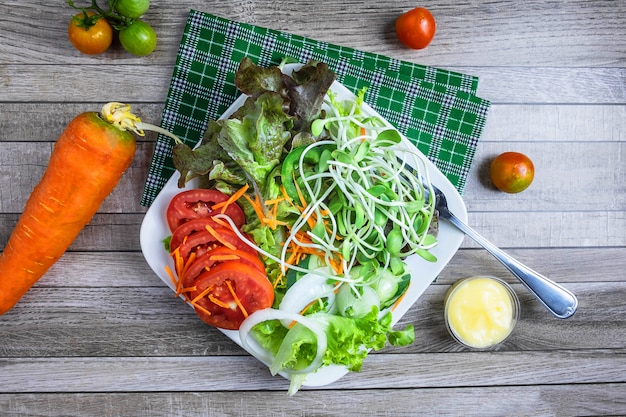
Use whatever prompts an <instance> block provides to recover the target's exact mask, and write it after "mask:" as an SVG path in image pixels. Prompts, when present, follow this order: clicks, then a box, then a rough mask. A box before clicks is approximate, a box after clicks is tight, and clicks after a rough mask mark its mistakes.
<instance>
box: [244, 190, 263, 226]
mask: <svg viewBox="0 0 626 417" xmlns="http://www.w3.org/2000/svg"><path fill="white" fill-rule="evenodd" d="M243 196H244V198H245V199H246V200H248V202H249V203H250V205H251V206H252V208H253V209H254V212H255V213H256V215H257V217H258V218H259V220H262V219H264V218H265V213H264V212H263V207H261V202H260V201H259V196H258V195H255V196H254V200H253V199H252V198H251V197H250V196H249V195H248V194H244V195H243Z"/></svg>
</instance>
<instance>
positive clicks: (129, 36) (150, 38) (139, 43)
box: [120, 20, 157, 56]
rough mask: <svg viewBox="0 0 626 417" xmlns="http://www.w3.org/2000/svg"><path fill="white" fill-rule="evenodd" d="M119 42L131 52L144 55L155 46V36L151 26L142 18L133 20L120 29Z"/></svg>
mask: <svg viewBox="0 0 626 417" xmlns="http://www.w3.org/2000/svg"><path fill="white" fill-rule="evenodd" d="M120 43H121V44H122V46H123V47H124V49H126V50H127V51H128V52H130V53H131V54H133V55H137V56H145V55H148V54H150V53H151V52H152V51H154V48H156V44H157V36H156V33H155V32H154V29H152V26H150V25H149V24H147V23H146V22H144V21H143V20H135V21H133V22H132V23H131V24H130V25H128V26H126V27H125V28H123V29H122V30H120Z"/></svg>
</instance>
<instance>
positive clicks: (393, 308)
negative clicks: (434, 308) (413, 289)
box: [391, 282, 411, 311]
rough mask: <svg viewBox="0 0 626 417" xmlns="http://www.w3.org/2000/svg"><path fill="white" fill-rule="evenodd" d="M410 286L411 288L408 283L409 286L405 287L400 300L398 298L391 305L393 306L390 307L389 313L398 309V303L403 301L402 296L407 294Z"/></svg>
mask: <svg viewBox="0 0 626 417" xmlns="http://www.w3.org/2000/svg"><path fill="white" fill-rule="evenodd" d="M410 286H411V282H409V286H408V287H406V291H404V294H402V295H401V296H400V298H398V299H397V300H396V302H395V303H393V305H392V306H391V311H395V309H396V308H397V307H398V304H400V302H401V301H402V300H403V299H404V296H405V295H406V293H407V292H409V287H410Z"/></svg>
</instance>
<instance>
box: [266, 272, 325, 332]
mask: <svg viewBox="0 0 626 417" xmlns="http://www.w3.org/2000/svg"><path fill="white" fill-rule="evenodd" d="M323 269H325V270H326V269H327V268H323ZM327 281H328V274H327V273H325V272H324V273H322V274H315V273H311V274H306V275H304V276H302V277H301V278H300V279H298V281H296V282H295V284H293V285H292V286H291V287H290V288H289V289H288V290H287V292H286V293H285V296H284V297H283V299H282V301H281V302H280V306H279V307H278V308H280V309H281V310H283V311H288V312H290V313H300V312H302V310H304V308H305V307H306V306H307V305H309V304H310V303H311V302H312V301H315V300H317V299H319V298H328V304H329V305H331V306H332V305H333V303H334V300H335V286H334V285H332V284H329V283H328V282H327ZM282 323H283V326H285V327H287V326H289V323H290V321H287V320H283V321H282Z"/></svg>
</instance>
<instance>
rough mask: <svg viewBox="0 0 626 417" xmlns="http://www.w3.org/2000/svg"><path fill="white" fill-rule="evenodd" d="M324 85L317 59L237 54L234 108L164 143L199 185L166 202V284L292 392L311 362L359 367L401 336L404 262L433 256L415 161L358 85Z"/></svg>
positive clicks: (421, 171)
mask: <svg viewBox="0 0 626 417" xmlns="http://www.w3.org/2000/svg"><path fill="white" fill-rule="evenodd" d="M334 81H335V74H334V73H333V72H332V71H331V70H330V69H329V68H328V66H327V65H326V64H324V63H320V62H309V63H308V64H306V65H304V66H302V67H301V68H300V69H299V70H297V71H294V72H293V73H292V74H291V75H287V74H284V73H283V65H282V64H281V65H279V66H275V67H269V68H263V67H259V66H257V65H255V64H254V63H253V62H252V61H251V60H250V59H247V58H245V59H244V60H243V61H242V62H241V64H240V67H239V69H238V71H237V73H236V76H235V84H236V86H237V87H238V88H239V90H240V91H241V92H242V93H244V94H245V95H246V96H247V99H246V100H245V103H244V104H243V105H242V106H241V107H240V108H239V109H238V110H237V111H235V113H234V114H232V115H231V116H230V117H229V118H227V119H220V120H216V121H210V122H209V124H208V126H207V130H206V134H205V135H204V138H203V140H202V142H201V143H200V144H199V145H198V146H197V147H196V148H194V149H192V148H190V147H189V146H187V145H185V144H183V143H182V142H180V141H178V142H177V143H176V144H175V146H174V148H173V156H174V164H175V166H176V168H177V170H178V171H180V173H181V176H180V180H179V183H178V186H179V187H181V188H182V187H184V186H185V184H186V183H187V182H188V181H189V180H191V179H193V178H197V179H198V181H199V184H200V187H199V188H198V189H193V190H188V191H184V192H181V193H180V194H178V195H177V196H176V197H174V199H173V200H172V202H171V203H170V206H169V208H168V211H167V222H168V225H169V227H170V230H171V231H172V236H171V237H170V238H168V239H167V241H166V242H165V244H166V249H167V250H168V251H169V253H170V254H171V256H172V258H173V260H174V266H175V267H174V270H173V271H169V274H170V277H171V279H172V282H173V283H174V285H175V288H176V291H177V293H178V294H180V295H182V296H183V297H184V298H185V299H186V300H187V301H188V302H189V303H190V304H191V305H192V306H193V307H194V308H195V310H196V312H197V313H198V315H199V316H200V318H202V319H203V320H204V321H205V322H207V323H209V324H211V325H214V326H217V327H220V328H223V329H231V330H238V331H239V336H240V339H241V343H242V345H243V346H244V347H245V348H246V349H248V350H249V351H253V352H256V353H258V355H259V356H260V357H261V358H262V359H263V360H264V361H266V363H268V364H269V368H270V371H271V372H272V374H276V373H282V374H284V375H287V376H289V379H290V381H291V385H290V389H289V392H290V393H291V394H293V393H295V392H296V391H297V390H298V389H299V388H300V387H301V385H302V383H303V382H304V381H305V379H306V377H307V375H309V374H311V373H315V372H316V371H317V370H318V369H320V368H321V367H324V366H330V365H340V366H345V368H347V369H348V370H350V371H359V370H360V369H361V366H362V363H363V360H364V358H365V357H366V356H367V354H368V352H369V351H370V350H371V349H374V350H379V349H381V348H383V347H385V346H386V345H387V343H389V344H391V345H394V346H405V345H407V344H410V343H412V342H413V341H414V332H413V326H412V325H407V326H406V327H404V328H403V329H400V330H394V329H393V328H392V314H393V310H394V306H395V305H397V303H398V302H399V300H401V298H402V296H403V295H404V294H405V292H406V291H407V288H408V287H409V285H410V282H411V275H410V273H409V272H408V270H407V267H406V264H405V261H404V260H405V258H406V257H407V256H410V255H419V256H421V257H423V258H424V259H426V260H427V261H436V259H435V257H434V256H433V255H432V253H431V252H430V249H431V248H432V247H434V246H435V245H436V244H437V239H436V235H437V221H436V216H435V209H434V198H433V196H434V192H433V190H432V188H431V186H430V182H429V180H428V172H427V169H426V168H425V165H422V163H423V161H424V160H423V159H422V158H423V156H421V154H419V152H418V151H417V150H415V148H414V147H412V146H408V145H407V144H406V143H405V141H403V139H402V137H401V135H400V134H399V133H398V132H397V131H396V130H395V129H393V128H392V127H391V126H390V125H389V124H388V123H386V122H385V121H384V120H382V119H380V118H378V117H372V116H370V115H368V114H367V112H366V111H364V108H363V98H364V95H365V91H361V92H360V94H358V95H357V96H356V99H354V100H348V101H343V100H339V99H338V98H337V96H336V95H335V94H334V93H333V91H332V90H331V89H330V87H331V85H332V83H333V82H334ZM409 161H410V165H409ZM420 161H422V163H420Z"/></svg>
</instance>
